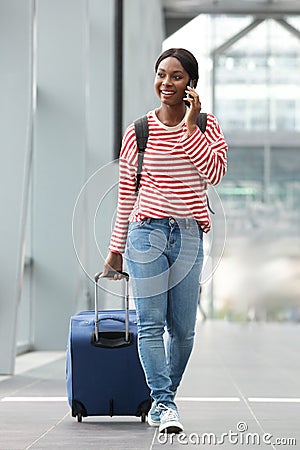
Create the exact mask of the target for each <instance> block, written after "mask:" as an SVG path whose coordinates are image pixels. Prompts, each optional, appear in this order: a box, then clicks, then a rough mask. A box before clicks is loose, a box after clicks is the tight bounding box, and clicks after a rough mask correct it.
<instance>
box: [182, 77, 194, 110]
mask: <svg viewBox="0 0 300 450" xmlns="http://www.w3.org/2000/svg"><path fill="white" fill-rule="evenodd" d="M187 86H190V87H192V88H194V83H193V80H192V79H191V78H190V80H189V84H188V85H187ZM187 97H188V98H192V96H191V94H187ZM184 103H185V104H186V106H188V107H190V106H191V105H190V103H189V102H188V101H186V100H185V102H184Z"/></svg>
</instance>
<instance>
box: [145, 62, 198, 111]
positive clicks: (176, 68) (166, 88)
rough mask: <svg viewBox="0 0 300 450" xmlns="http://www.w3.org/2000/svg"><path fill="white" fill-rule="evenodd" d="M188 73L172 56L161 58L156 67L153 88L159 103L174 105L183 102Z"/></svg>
mask: <svg viewBox="0 0 300 450" xmlns="http://www.w3.org/2000/svg"><path fill="white" fill-rule="evenodd" d="M189 79H190V77H189V74H188V73H187V71H186V70H185V69H184V68H183V67H182V65H181V62H180V61H179V60H178V59H177V58H174V57H172V56H170V57H169V58H165V59H163V60H162V61H161V62H160V64H159V66H158V69H157V72H156V75H155V80H154V89H155V93H156V95H157V96H158V98H159V99H160V101H161V103H164V104H166V105H170V106H174V105H177V104H179V103H183V100H182V99H183V98H184V97H185V96H186V93H185V89H186V86H187V84H188V83H189Z"/></svg>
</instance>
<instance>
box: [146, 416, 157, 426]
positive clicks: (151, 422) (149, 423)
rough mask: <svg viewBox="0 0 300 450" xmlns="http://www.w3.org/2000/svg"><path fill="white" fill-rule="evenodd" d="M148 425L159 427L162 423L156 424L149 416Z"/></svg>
mask: <svg viewBox="0 0 300 450" xmlns="http://www.w3.org/2000/svg"><path fill="white" fill-rule="evenodd" d="M148 425H150V427H159V425H160V422H154V421H153V420H152V419H151V417H150V415H149V416H148Z"/></svg>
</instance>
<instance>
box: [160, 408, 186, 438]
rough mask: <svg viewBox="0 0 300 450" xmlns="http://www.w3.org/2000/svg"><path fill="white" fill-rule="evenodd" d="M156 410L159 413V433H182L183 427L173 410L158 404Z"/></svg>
mask: <svg viewBox="0 0 300 450" xmlns="http://www.w3.org/2000/svg"><path fill="white" fill-rule="evenodd" d="M157 408H158V409H159V411H160V425H159V432H160V433H180V432H181V431H183V426H182V424H181V423H180V421H179V415H178V412H177V411H176V410H175V409H173V408H168V407H167V406H165V405H163V404H162V403H159V405H158V406H157Z"/></svg>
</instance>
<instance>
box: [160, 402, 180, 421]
mask: <svg viewBox="0 0 300 450" xmlns="http://www.w3.org/2000/svg"><path fill="white" fill-rule="evenodd" d="M156 409H157V410H158V411H159V412H161V414H162V416H163V417H162V419H164V420H165V419H168V420H178V414H177V412H176V411H175V410H174V409H172V408H168V407H167V406H166V405H163V404H162V403H159V404H158V405H157V407H156Z"/></svg>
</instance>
